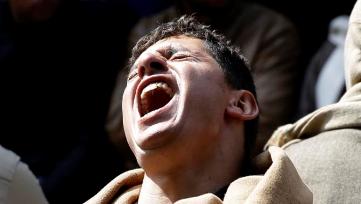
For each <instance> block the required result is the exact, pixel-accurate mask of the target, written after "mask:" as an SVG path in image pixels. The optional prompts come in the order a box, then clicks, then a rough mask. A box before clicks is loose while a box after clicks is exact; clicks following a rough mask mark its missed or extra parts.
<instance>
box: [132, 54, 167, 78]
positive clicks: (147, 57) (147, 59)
mask: <svg viewBox="0 0 361 204" xmlns="http://www.w3.org/2000/svg"><path fill="white" fill-rule="evenodd" d="M137 69H138V75H139V76H141V77H143V76H150V75H154V74H158V73H161V72H164V71H166V70H167V69H168V68H167V65H166V62H165V61H164V60H163V59H162V58H161V57H158V56H156V55H154V54H150V53H147V54H144V55H142V56H141V58H140V59H139V63H138V68H137Z"/></svg>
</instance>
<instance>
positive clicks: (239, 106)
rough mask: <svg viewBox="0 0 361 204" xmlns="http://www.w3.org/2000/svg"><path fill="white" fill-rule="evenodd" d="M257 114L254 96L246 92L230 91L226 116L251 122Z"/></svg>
mask: <svg viewBox="0 0 361 204" xmlns="http://www.w3.org/2000/svg"><path fill="white" fill-rule="evenodd" d="M258 114H259V110H258V105H257V102H256V99H255V97H254V95H253V94H252V93H251V92H249V91H247V90H232V91H231V94H230V98H229V103H228V106H227V108H226V115H228V116H230V117H233V118H237V119H240V120H252V119H254V118H256V117H257V116H258Z"/></svg>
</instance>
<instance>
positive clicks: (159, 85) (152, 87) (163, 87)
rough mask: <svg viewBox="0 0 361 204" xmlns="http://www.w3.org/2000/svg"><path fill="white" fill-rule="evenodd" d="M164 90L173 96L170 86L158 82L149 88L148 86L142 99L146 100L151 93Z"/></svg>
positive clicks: (142, 94)
mask: <svg viewBox="0 0 361 204" xmlns="http://www.w3.org/2000/svg"><path fill="white" fill-rule="evenodd" d="M158 88H162V89H163V90H164V91H165V92H166V93H167V94H168V95H169V96H172V92H173V91H172V89H171V88H170V87H169V86H168V84H166V83H164V82H156V83H151V84H149V85H148V86H146V87H145V88H144V89H143V90H142V93H141V95H140V97H141V99H145V96H146V95H147V94H148V93H149V92H150V93H151V92H153V91H154V90H156V89H158Z"/></svg>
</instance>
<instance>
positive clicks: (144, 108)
mask: <svg viewBox="0 0 361 204" xmlns="http://www.w3.org/2000/svg"><path fill="white" fill-rule="evenodd" d="M157 89H162V90H163V91H164V92H163V93H166V94H167V95H168V96H169V98H172V96H173V90H172V89H171V88H170V87H169V86H168V84H166V83H164V82H155V83H151V84H148V85H147V86H146V87H145V88H144V89H143V90H142V93H141V95H140V99H141V100H140V101H141V113H142V114H146V113H148V112H150V111H151V110H152V109H154V107H155V106H157V105H156V103H154V101H153V104H151V103H152V102H151V98H152V97H151V96H152V95H154V94H155V91H156V90H157ZM159 100H162V98H160V99H159ZM158 102H160V101H158ZM154 105H155V106H154Z"/></svg>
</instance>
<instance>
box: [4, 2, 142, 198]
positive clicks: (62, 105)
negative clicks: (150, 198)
mask: <svg viewBox="0 0 361 204" xmlns="http://www.w3.org/2000/svg"><path fill="white" fill-rule="evenodd" d="M9 9H10V8H9V5H8V2H5V1H1V2H0V70H1V73H0V77H1V78H0V83H1V91H0V94H1V103H0V115H1V116H0V117H1V118H0V119H1V121H2V122H1V123H0V131H1V132H0V134H1V137H0V138H1V139H0V144H1V145H3V146H4V147H6V148H8V149H11V150H12V151H14V152H16V153H17V154H19V155H20V156H21V158H22V160H23V161H24V162H25V163H27V164H28V165H29V168H30V169H31V170H32V171H33V172H34V174H35V175H36V176H37V177H38V178H39V179H40V182H41V185H42V187H43V189H44V192H45V194H46V196H47V198H48V200H49V202H50V203H64V201H65V200H66V201H67V202H66V203H69V202H68V201H69V200H68V199H67V198H69V197H71V198H72V201H74V203H80V202H84V201H85V200H87V199H88V198H89V197H90V196H91V195H93V194H94V193H95V192H97V191H98V190H99V189H100V188H101V187H102V186H104V184H105V183H107V182H108V181H109V180H110V179H111V178H113V177H114V175H117V174H119V172H122V171H124V169H123V166H122V158H121V155H119V154H118V153H117V151H115V149H114V148H113V146H111V145H110V142H109V141H108V137H107V135H106V133H105V130H104V120H105V115H106V113H107V110H108V103H109V98H110V94H111V92H112V89H113V86H114V81H115V77H116V73H117V72H118V70H119V68H120V66H121V63H122V61H121V58H122V56H124V55H125V53H124V52H125V50H126V49H125V48H126V47H125V46H124V45H125V44H126V40H125V39H126V36H127V35H128V30H129V28H130V27H131V25H132V23H133V22H134V20H132V19H135V18H134V17H132V16H131V14H130V13H128V12H130V11H128V10H127V5H126V4H125V3H123V2H118V1H110V0H108V1H63V2H62V4H61V5H60V7H59V9H58V11H57V12H56V13H55V14H54V16H53V17H51V18H50V19H49V20H47V21H45V22H29V23H17V22H14V20H13V18H12V16H11V13H10V10H9ZM109 155H112V156H109ZM104 158H105V159H104ZM90 177H91V178H92V180H89V178H90Z"/></svg>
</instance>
